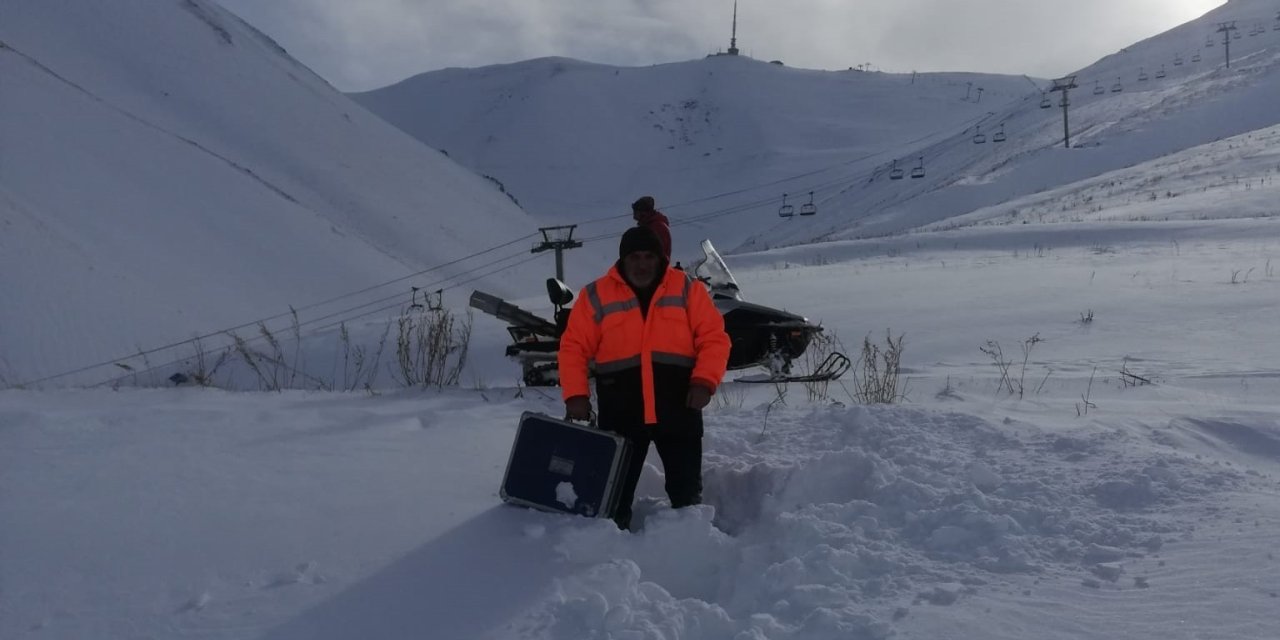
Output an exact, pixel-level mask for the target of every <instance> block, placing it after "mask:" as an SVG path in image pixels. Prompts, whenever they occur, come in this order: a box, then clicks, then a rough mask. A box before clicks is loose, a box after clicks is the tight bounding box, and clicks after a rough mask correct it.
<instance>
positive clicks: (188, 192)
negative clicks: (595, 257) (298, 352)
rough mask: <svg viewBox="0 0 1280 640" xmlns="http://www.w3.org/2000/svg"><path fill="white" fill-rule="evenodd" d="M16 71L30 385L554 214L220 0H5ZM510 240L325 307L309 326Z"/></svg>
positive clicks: (0, 49) (469, 249) (9, 210)
mask: <svg viewBox="0 0 1280 640" xmlns="http://www.w3.org/2000/svg"><path fill="white" fill-rule="evenodd" d="M0 77H3V78H4V83H3V84H4V86H3V90H2V91H0V380H4V381H7V382H8V383H9V384H14V383H19V382H22V381H24V380H31V379H35V378H39V377H42V376H47V375H52V374H56V373H60V372H63V371H66V370H68V369H71V368H75V367H78V366H82V365H86V364H89V363H94V362H100V361H104V360H109V359H112V358H117V357H120V356H124V355H128V354H130V353H132V352H136V351H138V350H139V349H149V348H151V347H155V346H159V345H161V344H165V343H168V342H171V341H175V340H184V339H187V338H190V337H191V336H192V335H194V334H203V333H208V332H214V331H218V330H220V329H224V328H226V327H229V326H233V325H237V324H240V323H245V322H252V321H254V320H255V319H259V318H264V317H268V316H273V315H275V314H279V313H281V312H284V313H287V312H288V311H289V305H293V306H294V307H296V308H300V309H301V308H304V307H308V306H309V305H312V304H313V303H317V302H320V301H324V300H330V299H332V298H335V297H338V296H341V295H342V294H346V293H349V292H353V291H357V290H362V289H366V288H368V287H371V286H374V285H378V284H381V283H385V282H388V281H391V280H394V279H397V278H401V277H404V276H408V275H410V274H414V273H417V272H420V271H423V270H426V269H429V268H431V267H433V266H436V265H440V264H442V263H446V262H450V261H452V260H455V259H457V258H461V257H464V256H467V255H469V254H472V253H474V252H477V251H480V250H484V249H487V248H489V247H492V246H493V245H494V244H497V243H495V242H493V237H492V236H491V235H490V234H488V233H487V230H488V229H491V228H502V229H503V230H504V231H503V235H504V237H506V236H510V237H519V236H521V235H525V234H528V233H530V232H531V231H533V227H532V225H531V223H530V222H529V220H528V218H527V216H525V215H524V213H523V212H522V211H521V210H520V209H519V208H518V207H517V206H516V205H515V204H513V203H512V202H511V201H510V199H509V198H507V197H506V196H505V195H503V194H502V193H501V192H500V190H498V189H497V188H496V187H495V186H494V185H493V184H492V183H491V182H489V181H486V180H484V179H482V178H481V177H479V176H476V175H474V174H472V173H471V172H469V171H467V170H465V169H463V168H461V167H459V166H458V165H456V164H455V163H454V162H452V161H451V160H449V159H448V158H446V157H444V156H443V155H442V154H440V153H438V152H436V151H434V150H431V149H428V148H426V147H424V146H422V145H421V144H420V143H418V142H417V141H416V140H414V139H412V138H410V137H409V136H406V135H404V134H403V133H402V132H400V131H398V130H396V129H394V128H393V127H391V126H389V125H387V124H386V123H384V122H382V121H381V120H380V119H378V118H376V117H374V116H373V115H371V114H369V113H368V112H366V111H365V110H364V109H362V108H361V107H359V106H358V105H356V104H355V103H353V102H351V101H350V100H349V99H348V98H347V97H345V96H344V95H342V94H341V93H340V92H338V91H336V90H334V89H333V88H332V87H330V86H329V85H328V84H327V83H326V82H324V81H323V80H322V79H320V78H319V77H318V76H316V75H315V74H313V73H311V72H310V71H309V70H307V69H306V68H305V67H303V66H302V65H300V64H299V63H297V62H296V61H294V60H293V59H292V58H290V57H289V56H288V55H287V54H286V53H285V52H284V51H283V50H281V49H280V48H279V47H278V46H276V45H275V44H274V43H273V42H271V41H270V40H269V39H267V38H266V37H264V36H263V35H262V34H260V33H258V32H257V31H256V30H254V29H252V28H251V27H249V26H248V25H246V24H244V23H243V22H241V21H240V20H239V19H237V18H235V17H234V16H232V15H231V14H229V13H227V12H225V11H223V10H222V9H221V8H220V7H218V6H217V5H216V4H215V3H213V2H209V1H208V0H161V1H154V0H122V1H120V2H111V3H84V2H79V1H75V0H40V1H38V2H37V1H34V0H30V1H26V0H24V1H19V2H6V3H5V8H4V18H3V19H2V20H0ZM510 237H508V238H506V239H510ZM516 249H517V250H518V251H513V250H511V249H510V248H508V253H511V254H514V253H524V254H526V255H527V245H522V246H520V247H516ZM503 255H504V254H501V253H496V252H495V253H491V254H487V255H485V256H481V257H480V259H479V260H478V261H471V262H464V263H461V264H456V265H451V266H450V267H449V268H447V269H442V270H437V271H431V272H429V273H425V274H423V275H421V276H420V277H417V278H411V279H408V280H404V281H399V282H397V283H395V284H394V285H393V286H390V287H384V288H380V289H376V290H373V291H368V292H365V293H364V294H363V295H361V296H355V297H347V298H343V299H341V300H339V301H336V302H334V303H333V304H330V305H324V306H320V307H314V308H307V309H306V310H304V311H302V312H300V314H299V315H300V320H301V321H302V322H303V323H304V326H303V329H304V330H308V329H311V328H315V327H318V326H320V324H319V323H311V324H307V323H309V322H310V321H311V320H313V319H316V318H319V317H321V316H324V315H327V314H330V313H334V312H336V311H339V310H342V309H347V308H351V307H359V305H362V304H366V303H368V302H369V301H370V300H376V299H380V298H381V299H385V298H387V296H402V297H403V300H405V301H407V300H408V298H409V291H410V290H409V287H410V285H421V286H424V287H428V286H429V287H430V288H431V289H435V288H437V287H441V286H447V285H448V284H450V282H449V281H445V282H440V281H441V280H442V279H444V278H447V277H448V276H451V275H454V274H459V273H463V272H467V271H468V270H470V269H474V268H477V267H482V266H483V265H484V263H486V262H488V261H491V260H493V259H495V258H499V257H502V256H503ZM473 275H474V274H473ZM519 282H520V277H519V276H518V275H517V276H514V277H505V278H504V280H503V281H501V282H496V283H494V284H493V286H494V288H496V289H499V290H503V289H506V285H507V284H515V283H519ZM531 282H532V280H531ZM383 304H384V305H385V304H387V303H386V302H384V303H383ZM364 310H366V311H367V310H368V308H365V309H364ZM355 313H357V312H350V313H347V314H346V315H345V316H344V315H342V314H339V315H337V316H330V317H329V318H328V319H327V320H326V322H325V324H330V323H332V322H333V321H334V320H337V319H341V318H343V317H350V316H352V315H355ZM166 355H167V354H155V355H154V356H153V358H165V357H166ZM108 368H109V369H113V368H111V367H108ZM113 370H114V369H113ZM99 373H100V372H99Z"/></svg>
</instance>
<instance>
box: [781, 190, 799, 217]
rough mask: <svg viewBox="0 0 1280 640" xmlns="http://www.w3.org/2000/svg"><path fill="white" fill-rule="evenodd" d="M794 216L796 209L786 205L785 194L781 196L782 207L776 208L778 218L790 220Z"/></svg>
mask: <svg viewBox="0 0 1280 640" xmlns="http://www.w3.org/2000/svg"><path fill="white" fill-rule="evenodd" d="M795 214H796V208H795V207H793V206H791V205H789V204H787V194H785V193H784V194H782V206H781V207H778V217H779V218H790V217H791V216H794V215H795Z"/></svg>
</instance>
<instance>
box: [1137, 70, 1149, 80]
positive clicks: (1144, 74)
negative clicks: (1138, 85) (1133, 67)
mask: <svg viewBox="0 0 1280 640" xmlns="http://www.w3.org/2000/svg"><path fill="white" fill-rule="evenodd" d="M1149 77H1150V76H1148V75H1147V70H1146V69H1145V68H1139V69H1138V82H1146V81H1147V79H1148V78H1149Z"/></svg>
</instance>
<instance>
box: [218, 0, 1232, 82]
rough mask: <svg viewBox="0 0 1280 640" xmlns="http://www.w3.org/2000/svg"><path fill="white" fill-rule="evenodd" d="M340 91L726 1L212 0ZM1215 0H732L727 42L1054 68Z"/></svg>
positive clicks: (632, 31)
mask: <svg viewBox="0 0 1280 640" xmlns="http://www.w3.org/2000/svg"><path fill="white" fill-rule="evenodd" d="M218 1H219V2H221V3H222V4H223V5H224V6H225V7H227V8H228V9H231V10H232V11H234V12H235V13H237V14H238V15H240V16H241V17H242V18H244V19H245V20H247V21H248V22H249V23H251V24H253V25H254V26H256V27H257V28H258V29H260V30H262V31H263V32H265V33H266V34H267V35H270V36H271V37H273V38H275V40H276V41H277V42H279V43H280V45H281V46H283V47H285V48H286V49H288V50H289V52H290V53H291V54H293V56H294V57H296V58H298V59H299V60H301V61H302V62H303V63H305V64H307V65H308V66H310V67H311V68H312V69H314V70H315V71H316V72H317V73H319V74H320V75H321V76H323V77H324V78H325V79H327V80H329V82H330V83H332V84H333V85H334V86H336V87H337V88H339V89H341V90H343V91H363V90H368V89H375V88H378V87H382V86H386V85H388V84H391V83H394V82H398V81H400V80H403V79H404V78H407V77H409V76H412V75H415V74H418V73H422V72H425V71H433V70H436V69H442V68H445V67H479V66H484V65H489V64H499V63H506V62H516V61H519V60H527V59H530V58H537V57H542V56H566V57H570V58H577V59H580V60H586V61H590V62H601V63H607V64H615V65H624V66H640V65H649V64H655V63H662V62H674V61H679V60H689V59H693V58H699V57H702V56H704V55H706V54H708V53H714V52H715V51H717V50H723V49H726V48H728V46H729V32H730V22H731V19H732V14H733V0H218ZM1222 4H1224V0H968V1H966V2H960V1H959V0H739V2H738V48H739V49H741V51H742V53H743V54H746V55H750V56H752V57H755V58H759V59H762V60H782V61H783V62H785V63H786V64H788V65H790V66H794V67H803V68H808V69H846V68H848V67H851V66H857V65H860V64H866V63H870V64H871V65H872V67H873V68H875V69H880V70H885V71H907V72H909V71H912V70H918V71H982V72H992V73H1014V74H1018V73H1025V74H1028V75H1032V76H1038V77H1056V76H1061V75H1065V74H1067V73H1070V72H1072V71H1075V70H1077V69H1079V68H1081V67H1084V66H1086V65H1088V64H1090V63H1092V62H1094V61H1095V60H1097V59H1098V58H1101V57H1102V56H1105V55H1107V54H1109V53H1113V52H1115V51H1117V50H1118V49H1120V48H1121V47H1124V46H1128V45H1129V44H1132V43H1134V42H1137V41H1139V40H1142V39H1145V38H1148V37H1150V36H1153V35H1156V34H1157V33H1160V32H1161V31H1164V30H1166V29H1169V28H1171V27H1174V26H1177V25H1179V24H1181V23H1183V22H1186V21H1188V20H1191V19H1193V18H1196V17H1199V16H1201V15H1203V14H1204V13H1205V12H1207V11H1209V10H1210V9H1213V8H1215V7H1218V6H1221V5H1222Z"/></svg>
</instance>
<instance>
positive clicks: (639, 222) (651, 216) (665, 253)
mask: <svg viewBox="0 0 1280 640" xmlns="http://www.w3.org/2000/svg"><path fill="white" fill-rule="evenodd" d="M631 217H632V218H634V219H635V221H636V226H639V227H648V228H650V229H652V230H653V232H654V233H656V234H657V235H658V239H659V240H660V241H661V242H662V257H664V258H666V259H667V262H671V221H670V220H668V219H667V216H665V215H663V214H662V212H661V211H658V210H657V209H655V208H654V202H653V196H644V197H642V198H640V199H639V200H636V201H635V202H632V203H631Z"/></svg>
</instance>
